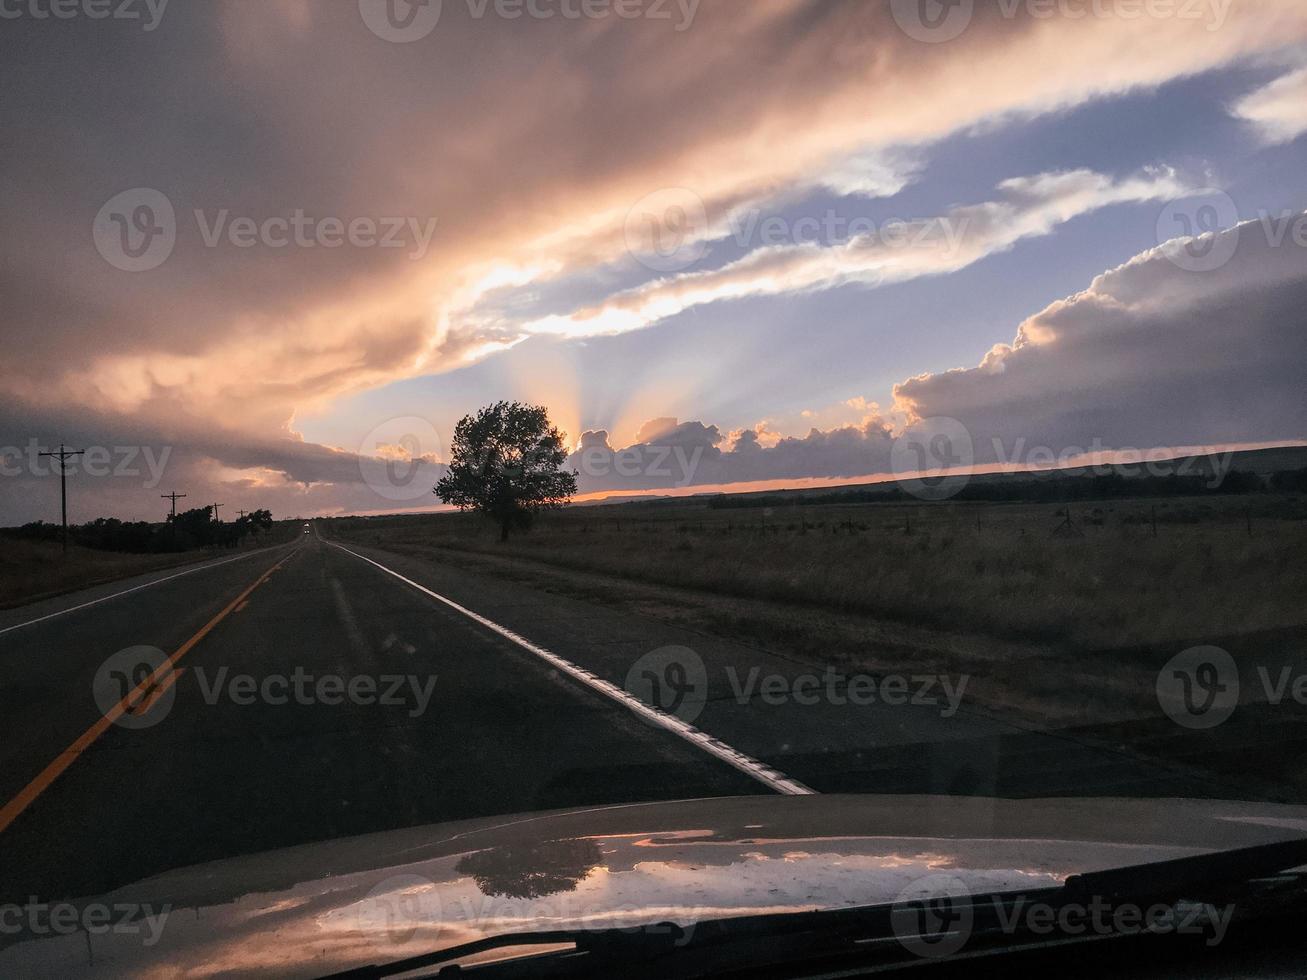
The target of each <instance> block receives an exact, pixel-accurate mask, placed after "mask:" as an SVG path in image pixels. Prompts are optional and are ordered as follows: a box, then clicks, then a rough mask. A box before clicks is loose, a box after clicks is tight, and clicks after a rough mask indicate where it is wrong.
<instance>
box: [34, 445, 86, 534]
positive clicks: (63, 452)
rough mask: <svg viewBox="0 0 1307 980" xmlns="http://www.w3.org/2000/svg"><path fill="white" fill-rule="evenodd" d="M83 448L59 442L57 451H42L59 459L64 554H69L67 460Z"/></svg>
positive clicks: (80, 453)
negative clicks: (75, 447) (73, 447)
mask: <svg viewBox="0 0 1307 980" xmlns="http://www.w3.org/2000/svg"><path fill="white" fill-rule="evenodd" d="M82 452H83V450H81V449H65V448H64V444H63V443H62V442H61V443H59V451H58V452H57V453H41V455H42V456H50V457H52V458H54V459H57V460H59V515H60V519H61V520H62V521H63V525H64V554H65V555H66V554H68V467H67V466H66V465H65V463H66V461H67V460H69V459H71V458H72V457H74V456H80V455H82Z"/></svg>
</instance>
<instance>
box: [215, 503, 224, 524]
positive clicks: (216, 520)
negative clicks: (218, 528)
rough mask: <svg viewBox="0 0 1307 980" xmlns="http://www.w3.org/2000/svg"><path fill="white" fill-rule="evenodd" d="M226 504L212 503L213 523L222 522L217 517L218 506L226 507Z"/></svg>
mask: <svg viewBox="0 0 1307 980" xmlns="http://www.w3.org/2000/svg"><path fill="white" fill-rule="evenodd" d="M226 506H227V505H226V504H214V505H213V523H214V524H221V523H222V521H220V520H219V519H218V508H219V507H226Z"/></svg>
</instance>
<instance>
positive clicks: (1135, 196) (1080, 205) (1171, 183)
mask: <svg viewBox="0 0 1307 980" xmlns="http://www.w3.org/2000/svg"><path fill="white" fill-rule="evenodd" d="M997 189H998V197H997V198H996V199H994V200H992V201H986V202H983V203H981V204H974V205H967V206H961V207H956V208H953V209H951V210H950V211H948V212H947V213H945V214H943V215H940V216H937V217H933V218H922V219H916V220H913V221H900V222H893V223H889V222H887V223H885V224H884V225H882V226H881V227H879V228H875V229H872V230H870V231H868V232H866V233H863V234H858V235H855V236H854V237H852V238H849V239H848V240H847V241H845V242H842V243H840V244H836V245H821V244H815V243H805V244H795V245H788V246H772V247H764V248H758V249H756V250H754V251H753V252H751V253H750V254H749V255H747V256H745V257H744V258H742V259H739V260H738V261H736V262H732V263H730V264H728V265H726V266H724V267H722V268H720V269H713V270H711V271H706V272H688V273H683V274H681V275H678V276H674V277H670V278H664V279H658V280H656V281H654V282H652V283H650V284H648V285H645V286H641V287H638V288H636V289H632V290H628V291H626V292H624V293H620V294H618V295H616V296H613V297H612V298H610V299H608V300H607V301H606V302H603V303H601V304H598V305H595V306H591V307H588V308H586V309H583V310H579V311H577V312H576V313H574V314H572V315H570V316H551V317H548V318H546V319H543V320H538V321H535V322H532V323H527V324H524V325H523V328H522V329H523V330H524V331H526V332H529V333H548V334H562V335H564V336H572V337H575V336H586V335H589V334H593V333H620V332H623V331H626V330H634V329H638V328H640V327H645V326H648V325H649V324H651V323H653V322H655V321H657V320H660V319H664V318H666V317H670V316H674V315H675V314H677V313H681V312H683V311H684V310H687V309H689V308H691V307H693V306H698V305H702V304H705V303H713V302H717V301H720V300H728V299H743V298H745V297H749V296H768V295H778V294H782V293H792V292H802V291H808V290H814V289H829V288H833V287H835V286H841V285H847V284H850V283H858V284H861V285H864V286H872V285H878V284H882V283H890V282H903V281H905V280H908V279H914V278H917V277H920V276H931V275H942V274H944V273H948V272H956V271H958V270H959V269H964V268H966V267H967V266H969V265H971V264H972V263H974V262H977V261H979V260H981V259H983V258H985V257H986V256H989V255H992V254H994V253H996V252H1001V251H1004V250H1006V249H1009V248H1011V247H1012V246H1013V245H1015V244H1016V243H1017V242H1019V241H1021V240H1023V239H1026V238H1034V237H1039V236H1043V235H1048V234H1050V233H1051V232H1052V231H1053V230H1054V229H1055V228H1056V227H1057V226H1058V225H1060V224H1062V223H1064V222H1066V221H1069V220H1071V219H1072V218H1075V217H1077V216H1079V215H1082V214H1086V213H1088V212H1091V211H1095V210H1098V209H1100V208H1104V207H1108V206H1110V205H1113V204H1121V203H1125V202H1139V201H1151V200H1165V199H1172V198H1176V197H1180V196H1182V195H1183V194H1185V193H1186V192H1187V188H1186V186H1185V185H1184V183H1183V182H1182V181H1181V180H1180V179H1179V178H1178V177H1177V176H1176V175H1175V174H1174V173H1173V172H1171V171H1169V170H1156V171H1151V172H1147V173H1142V174H1137V175H1134V176H1131V177H1128V178H1125V179H1123V180H1114V179H1113V178H1111V177H1108V176H1106V175H1104V174H1099V173H1095V172H1093V171H1090V170H1073V171H1066V172H1062V173H1043V174H1036V175H1034V176H1030V177H1015V178H1012V179H1009V180H1005V181H1003V182H1002V183H1001V184H999V186H998V188H997Z"/></svg>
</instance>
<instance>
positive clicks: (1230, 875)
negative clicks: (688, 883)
mask: <svg viewBox="0 0 1307 980" xmlns="http://www.w3.org/2000/svg"><path fill="white" fill-rule="evenodd" d="M1302 865H1307V838H1304V839H1295V840H1288V841H1280V842H1276V843H1272V844H1259V845H1256V846H1253V847H1244V848H1238V849H1235V850H1227V851H1217V852H1214V853H1211V854H1199V855H1193V856H1189V857H1182V858H1175V859H1171V860H1166V861H1155V862H1150V863H1148V864H1139V865H1130V866H1127V867H1124V868H1112V869H1109V870H1106V871H1093V872H1087V873H1084V874H1078V875H1072V876H1071V877H1069V878H1067V880H1066V881H1065V882H1064V883H1063V884H1062V885H1060V886H1056V887H1052V888H1044V889H1034V890H1025V891H1019V892H1016V891H1007V892H990V893H981V894H976V895H972V896H967V897H962V898H953V899H950V902H951V903H952V909H953V911H955V912H959V913H962V914H964V915H966V916H968V919H967V921H969V922H970V923H971V926H970V931H971V935H972V937H973V938H983V937H985V936H993V935H995V934H997V933H1000V932H1002V933H1004V935H1006V936H1007V937H1008V938H1013V937H1015V938H1024V936H1023V934H1022V932H1021V931H1020V930H1017V931H1016V932H1013V931H1012V929H1011V921H1012V920H1011V918H1010V917H1009V915H1010V911H1011V909H1012V908H1013V906H1014V904H1015V903H1030V902H1040V903H1045V904H1047V905H1048V906H1050V907H1051V908H1054V909H1059V908H1063V907H1067V906H1074V905H1079V904H1083V903H1084V902H1085V901H1086V900H1087V899H1090V898H1093V899H1098V900H1101V901H1103V902H1106V903H1109V904H1112V905H1122V904H1127V903H1128V904H1131V905H1135V906H1141V907H1142V906H1145V905H1151V904H1155V903H1168V904H1173V903H1175V902H1180V901H1203V900H1209V899H1212V898H1216V897H1226V896H1227V895H1228V894H1229V892H1230V890H1231V889H1243V888H1245V887H1246V886H1247V884H1248V883H1249V882H1255V881H1257V880H1259V879H1262V878H1268V877H1272V876H1275V875H1277V874H1281V873H1283V872H1285V871H1287V870H1290V869H1293V868H1297V867H1299V866H1302ZM902 911H903V909H902V905H901V904H882V905H867V906H858V907H854V908H843V909H828V910H820V909H819V910H814V911H810V912H779V913H765V914H762V915H751V916H736V917H729V916H728V917H724V918H718V919H706V920H704V921H701V922H696V923H694V925H693V926H692V927H689V928H686V927H682V926H680V925H677V924H676V923H672V922H663V923H657V924H653V925H648V926H643V927H635V928H626V929H601V930H596V929H560V930H553V931H538V932H522V933H504V934H502V935H497V936H490V937H487V938H485V939H478V940H475V941H473V942H469V943H463V944H461V945H458V946H451V947H448V948H446V949H441V950H436V951H433V952H430V953H424V954H421V955H418V956H412V957H408V958H405V959H401V960H397V961H394V962H391V963H385V964H374V965H369V966H362V967H357V968H355V969H352V970H347V971H345V972H342V973H335V974H331V975H330V976H329V977H326V978H323V980H343V978H351V980H363V978H367V980H373V978H384V977H392V976H396V975H398V974H403V973H409V972H412V971H416V970H422V969H427V968H429V967H433V966H439V965H441V964H451V963H453V962H454V961H456V960H462V959H466V958H468V957H471V956H474V955H477V954H480V953H486V952H492V951H495V950H504V949H513V948H523V949H525V948H529V947H532V946H539V947H545V946H568V947H570V948H568V949H564V950H559V951H554V952H552V953H551V954H547V955H546V954H541V955H540V956H537V957H533V958H532V959H531V962H536V963H539V962H540V961H541V959H542V958H547V959H551V960H552V959H554V958H556V957H567V958H572V957H576V958H577V960H576V961H575V962H574V965H575V966H576V967H577V968H578V969H595V968H598V967H599V965H600V964H602V965H603V966H604V968H605V969H610V968H616V967H617V966H619V965H631V964H637V963H644V964H648V963H649V962H650V961H656V960H659V959H661V958H663V957H665V956H669V955H672V954H676V955H677V956H683V955H685V954H692V953H694V952H702V951H705V950H709V949H712V948H714V947H719V948H720V947H728V946H730V947H734V946H738V945H739V944H742V943H745V944H752V945H755V946H756V945H757V944H763V945H767V944H769V943H772V942H773V941H781V945H780V946H779V947H777V949H776V951H777V952H779V951H780V950H781V949H782V948H788V947H790V946H791V945H792V944H791V943H786V942H784V940H786V939H790V940H793V939H798V940H800V941H801V944H809V943H812V942H813V940H814V939H817V938H820V940H821V941H822V943H824V944H826V945H827V947H829V944H831V943H833V942H838V941H839V940H841V939H844V940H848V941H850V942H858V943H867V942H875V941H878V940H889V939H891V938H892V937H893V936H894V935H895V932H894V917H895V916H901V915H902ZM1042 938H1047V937H1042ZM891 945H892V944H891ZM801 948H802V945H801V946H800V949H801ZM824 951H825V950H817V949H815V948H813V953H814V955H818V954H819V953H820V952H824ZM904 953H905V955H910V954H907V951H906V950H904ZM582 963H584V964H585V965H584V966H582V965H581V964H582ZM496 965H503V966H506V967H511V966H521V965H522V960H520V959H515V960H510V961H506V962H504V963H503V964H496ZM449 969H451V970H454V971H457V970H458V969H459V967H457V966H453V967H450V968H449ZM441 972H442V973H444V972H445V971H444V970H442V971H441Z"/></svg>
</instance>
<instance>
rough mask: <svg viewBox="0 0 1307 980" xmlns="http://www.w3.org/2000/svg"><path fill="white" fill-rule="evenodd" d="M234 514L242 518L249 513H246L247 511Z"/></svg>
mask: <svg viewBox="0 0 1307 980" xmlns="http://www.w3.org/2000/svg"><path fill="white" fill-rule="evenodd" d="M236 513H237V515H238V516H240V517H244V516H245V515H246V514H248V513H249V511H248V510H238V511H236Z"/></svg>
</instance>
